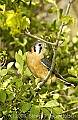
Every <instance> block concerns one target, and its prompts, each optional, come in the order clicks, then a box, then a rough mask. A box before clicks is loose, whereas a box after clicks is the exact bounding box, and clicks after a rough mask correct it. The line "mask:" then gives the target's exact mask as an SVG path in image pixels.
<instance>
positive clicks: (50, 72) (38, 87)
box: [25, 0, 75, 101]
mask: <svg viewBox="0 0 78 120" xmlns="http://www.w3.org/2000/svg"><path fill="white" fill-rule="evenodd" d="M74 1H75V0H69V3H68V6H67V9H66V12H65V16H66V15H68V13H69V9H70V6H71V3H73V2H74ZM63 26H64V23H61V26H60V30H59V32H58V35H57V39H56V42H55V43H50V44H51V45H52V47H53V51H54V52H53V53H54V55H53V59H52V64H51V68H50V71H49V72H48V74H47V76H46V77H45V79H44V80H43V81H42V82H40V83H38V85H37V87H36V88H35V92H38V91H39V90H40V89H41V88H42V86H43V85H44V84H45V83H46V82H47V80H48V78H49V77H50V75H51V74H52V71H53V70H54V67H55V60H56V52H57V48H58V43H59V39H60V36H61V32H62V29H63ZM25 34H26V35H28V36H30V37H33V38H36V39H37V37H36V36H33V35H31V34H30V33H27V32H25ZM38 40H41V41H43V42H45V41H44V40H43V39H42V38H39V39H38ZM46 43H47V42H46ZM48 44H49V43H48ZM53 45H56V46H53ZM33 97H34V95H31V96H30V101H31V100H32V99H33Z"/></svg>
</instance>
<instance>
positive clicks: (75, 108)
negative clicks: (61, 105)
mask: <svg viewBox="0 0 78 120" xmlns="http://www.w3.org/2000/svg"><path fill="white" fill-rule="evenodd" d="M77 109H78V106H76V107H74V108H72V109H70V110H66V111H64V112H63V113H68V112H71V111H75V110H77Z"/></svg>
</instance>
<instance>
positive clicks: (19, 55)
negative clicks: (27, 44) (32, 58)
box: [15, 50, 24, 74]
mask: <svg viewBox="0 0 78 120" xmlns="http://www.w3.org/2000/svg"><path fill="white" fill-rule="evenodd" d="M15 59H16V63H15V66H16V68H17V69H18V73H20V74H22V70H23V65H24V60H23V55H22V51H21V50H19V51H18V53H17V52H16V54H15Z"/></svg>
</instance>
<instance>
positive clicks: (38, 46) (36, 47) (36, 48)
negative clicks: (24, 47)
mask: <svg viewBox="0 0 78 120" xmlns="http://www.w3.org/2000/svg"><path fill="white" fill-rule="evenodd" d="M46 48H47V46H46V43H44V42H35V43H34V44H33V46H32V47H31V52H35V53H37V54H41V53H42V54H44V53H45V51H46Z"/></svg>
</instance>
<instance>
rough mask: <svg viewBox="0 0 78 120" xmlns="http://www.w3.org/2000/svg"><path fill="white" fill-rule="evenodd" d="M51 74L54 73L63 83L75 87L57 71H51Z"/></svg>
mask: <svg viewBox="0 0 78 120" xmlns="http://www.w3.org/2000/svg"><path fill="white" fill-rule="evenodd" d="M53 74H55V76H56V77H57V78H59V79H60V80H61V81H62V82H63V83H65V84H67V85H69V86H73V87H75V86H74V84H72V83H70V82H68V81H67V80H66V79H65V78H64V77H63V76H62V75H60V74H59V73H56V72H53Z"/></svg>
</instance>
